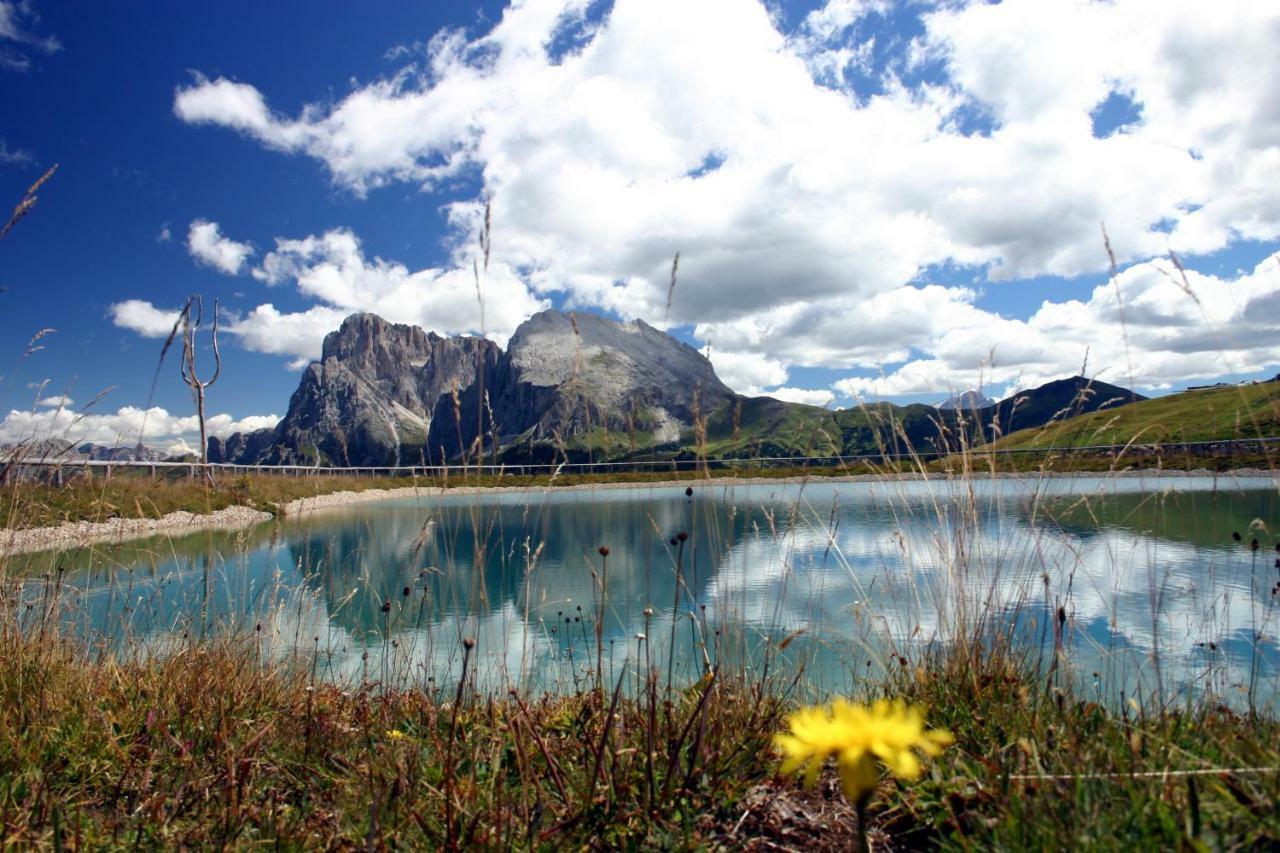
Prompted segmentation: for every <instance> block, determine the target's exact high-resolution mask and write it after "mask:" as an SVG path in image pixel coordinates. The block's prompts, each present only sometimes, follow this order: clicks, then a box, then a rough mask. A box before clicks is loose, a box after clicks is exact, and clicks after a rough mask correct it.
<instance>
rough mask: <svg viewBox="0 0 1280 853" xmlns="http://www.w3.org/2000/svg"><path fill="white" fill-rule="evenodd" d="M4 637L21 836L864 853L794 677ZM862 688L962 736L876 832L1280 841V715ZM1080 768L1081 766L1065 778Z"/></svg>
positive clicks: (993, 840)
mask: <svg viewBox="0 0 1280 853" xmlns="http://www.w3.org/2000/svg"><path fill="white" fill-rule="evenodd" d="M0 645H2V646H3V648H2V649H0V653H3V655H4V659H5V661H6V665H5V666H4V667H0V846H3V847H5V848H9V847H12V846H23V847H47V848H63V847H74V848H97V847H101V846H106V847H125V846H129V847H136V846H145V847H188V846H190V847H207V846H213V845H231V846H244V847H249V846H257V845H261V844H263V843H284V844H285V845H287V846H289V847H326V848H334V847H336V848H354V847H365V848H377V847H391V846H395V847H401V846H432V847H441V846H443V847H446V848H448V847H463V846H483V847H495V848H545V849H556V848H560V847H563V846H565V845H571V846H583V847H593V848H596V847H618V846H622V847H656V846H661V847H669V848H694V847H713V848H739V847H744V846H745V847H751V846H753V845H756V844H761V843H763V841H764V840H768V841H770V842H771V843H776V844H783V845H785V846H789V847H793V848H795V847H804V848H813V849H823V848H825V849H849V845H850V844H851V839H852V838H853V831H854V817H853V811H852V809H851V808H850V807H849V806H848V804H847V803H845V802H844V801H843V800H842V798H841V796H840V794H839V793H838V786H837V785H836V784H835V783H834V780H833V779H831V778H830V777H829V776H828V777H827V778H825V779H824V781H823V783H822V784H821V785H819V787H818V788H817V789H816V790H812V791H804V790H802V789H800V788H799V787H797V786H796V785H795V784H793V783H791V782H788V781H783V780H778V779H776V778H775V769H776V759H775V758H774V756H773V754H772V751H771V749H770V735H771V733H772V732H774V731H776V730H778V729H779V727H780V726H781V725H782V717H783V714H784V712H785V711H786V710H787V709H788V708H789V707H790V706H791V705H793V704H794V698H793V697H791V696H790V693H789V690H788V685H786V684H776V685H761V684H759V683H754V682H751V681H745V680H742V679H740V678H736V677H729V676H723V677H719V678H715V679H708V680H704V681H703V682H702V683H700V684H698V685H695V686H693V687H691V688H688V689H686V690H683V691H679V690H677V691H674V692H673V693H671V694H670V696H669V697H668V696H667V694H666V693H665V690H664V689H662V688H660V687H659V686H658V685H657V684H656V680H657V679H655V680H653V681H651V686H652V689H653V692H652V694H651V695H646V694H648V691H641V694H642V695H640V696H637V697H631V698H628V697H616V696H614V695H613V694H612V692H611V691H610V690H603V691H587V692H585V693H583V694H581V695H577V696H570V697H563V698H552V697H545V696H544V697H536V696H514V695H502V696H484V697H481V696H478V695H475V694H474V693H473V692H472V691H470V690H469V689H466V688H465V687H463V688H457V687H456V686H450V687H446V688H445V689H443V690H442V691H440V692H438V693H426V692H419V691H412V690H400V691H389V692H386V693H384V692H383V691H382V690H381V689H380V688H379V687H378V686H377V685H372V684H366V685H365V686H364V687H363V688H353V689H349V690H342V689H338V688H336V687H330V686H324V685H322V684H315V683H313V682H312V681H311V680H310V679H309V678H308V677H307V675H306V672H305V666H304V667H298V668H297V670H296V671H294V672H292V673H290V672H287V671H284V670H281V669H264V668H261V667H260V666H259V665H258V664H257V662H256V659H255V657H254V655H253V654H252V653H251V652H250V651H249V650H246V649H243V648H236V647H234V646H230V645H217V644H208V643H206V644H199V645H191V646H188V647H186V648H183V649H180V650H178V651H177V652H176V653H175V654H174V655H172V656H171V657H169V658H167V659H165V660H162V661H153V662H149V663H135V664H117V663H94V662H90V661H89V660H87V659H86V658H85V657H83V656H82V655H81V654H80V653H79V652H78V651H76V650H73V649H71V648H70V647H67V646H64V645H62V644H60V643H59V642H58V641H56V640H52V639H49V638H48V637H44V638H41V637H40V635H39V632H38V631H35V632H33V631H28V632H26V638H25V639H24V638H23V637H21V636H19V634H18V633H17V632H15V631H12V630H8V631H6V632H5V634H4V637H3V642H2V643H0ZM865 692H866V694H867V695H868V696H872V695H882V694H884V693H886V692H887V693H890V694H892V695H900V696H905V697H906V698H908V699H910V700H911V701H914V702H919V703H923V704H926V705H928V706H929V707H930V709H931V710H930V722H931V723H932V724H934V725H938V726H943V727H946V728H949V729H950V730H951V731H952V732H953V733H954V734H955V736H956V745H955V746H954V747H952V748H951V749H949V750H948V751H947V752H946V753H945V754H944V755H943V756H942V757H941V758H940V759H938V760H937V761H935V762H933V763H931V764H930V765H929V767H928V769H927V770H926V772H925V775H924V777H923V778H922V779H921V780H919V781H918V782H916V783H914V784H911V785H905V784H902V783H897V782H889V781H886V782H883V783H882V784H881V786H880V789H879V790H878V792H877V793H876V795H875V797H874V799H873V800H872V803H871V806H870V823H871V828H872V831H871V837H872V840H873V842H876V841H879V842H880V843H886V842H887V843H889V844H892V845H893V846H894V847H913V848H915V847H925V846H928V847H932V846H940V847H943V848H956V849H984V848H989V847H992V846H996V847H1005V848H1041V849H1071V848H1076V847H1080V846H1085V845H1089V846H1100V847H1116V848H1132V847H1138V848H1146V849H1153V848H1175V847H1184V848H1190V847H1199V846H1201V845H1203V846H1207V847H1210V848H1221V849H1227V848H1254V849H1257V848H1265V847H1267V846H1270V845H1275V844H1280V812H1278V811H1277V810H1276V808H1275V803H1276V802H1277V801H1278V800H1280V777H1277V776H1276V775H1275V774H1257V773H1248V772H1232V768H1244V767H1250V768H1253V767H1275V766H1276V765H1277V764H1280V725H1278V724H1277V723H1276V721H1274V720H1270V719H1263V718H1249V717H1245V716H1239V715H1236V714H1233V713H1230V712H1228V711H1226V710H1224V709H1219V708H1214V707H1204V708H1201V709H1198V710H1193V711H1186V712H1182V713H1168V714H1144V713H1138V712H1129V711H1128V710H1126V711H1125V712H1124V713H1122V714H1113V713H1109V712H1108V711H1107V710H1105V709H1104V708H1103V707H1101V706H1099V705H1097V704H1094V703H1092V702H1087V701H1083V700H1080V699H1076V698H1073V697H1072V696H1070V695H1069V694H1067V693H1064V692H1061V691H1059V690H1057V689H1055V688H1054V686H1053V685H1052V684H1049V683H1046V682H1042V681H1037V680H1036V679H1035V678H1034V677H1032V675H1031V674H1030V670H1029V669H1027V668H1023V667H1020V666H1018V665H1016V663H1013V662H1011V661H1010V660H1009V659H1008V658H1007V657H1002V656H1001V655H992V654H985V653H984V654H980V655H979V654H959V653H956V654H952V655H950V656H947V657H935V658H931V659H926V660H924V661H921V662H919V666H917V665H916V664H915V663H912V664H910V665H908V666H904V667H903V668H902V669H901V671H900V673H899V674H898V675H896V676H895V677H893V678H891V679H890V681H889V682H888V683H877V684H867V685H865ZM1222 768H1226V769H1222ZM1205 769H1211V770H1214V772H1212V773H1209V774H1207V775H1190V776H1188V775H1180V773H1181V772H1182V771H1202V770H1205ZM1220 769H1221V770H1220ZM1166 771H1167V773H1166ZM1219 771H1220V772H1219ZM1057 776H1064V777H1069V778H1062V779H1058V778H1045V777H1057Z"/></svg>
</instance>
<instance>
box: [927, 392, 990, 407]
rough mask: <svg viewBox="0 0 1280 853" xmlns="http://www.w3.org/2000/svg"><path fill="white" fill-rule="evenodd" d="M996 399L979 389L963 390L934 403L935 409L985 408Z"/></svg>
mask: <svg viewBox="0 0 1280 853" xmlns="http://www.w3.org/2000/svg"><path fill="white" fill-rule="evenodd" d="M995 404H996V401H995V400H993V399H991V398H990V397H988V396H987V395H985V394H983V393H982V392H981V391H965V392H963V393H960V394H953V395H952V396H950V397H948V398H947V399H945V400H943V401H942V402H941V403H935V404H934V406H933V407H934V408H935V409H965V410H966V411H967V410H970V409H985V408H986V407H987V406H994V405H995Z"/></svg>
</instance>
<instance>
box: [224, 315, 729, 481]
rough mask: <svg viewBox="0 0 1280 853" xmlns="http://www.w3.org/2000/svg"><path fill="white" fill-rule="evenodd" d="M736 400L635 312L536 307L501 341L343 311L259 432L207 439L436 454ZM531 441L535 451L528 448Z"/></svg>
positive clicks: (581, 433)
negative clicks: (277, 416) (285, 402)
mask: <svg viewBox="0 0 1280 853" xmlns="http://www.w3.org/2000/svg"><path fill="white" fill-rule="evenodd" d="M737 400H738V397H737V395H736V394H734V393H733V391H731V390H729V388H728V387H727V386H726V385H725V384H724V383H723V382H721V381H720V380H719V379H718V378H717V377H716V374H715V371H714V370H713V369H712V367H711V362H710V361H708V360H707V359H706V357H705V356H703V355H702V354H701V353H700V352H698V351H697V350H696V349H694V348H693V347H691V346H689V345H687V344H684V343H681V342H680V341H677V340H676V339H675V338H673V337H671V336H670V335H668V334H666V333H664V332H661V331H659V330H658V329H655V328H654V327H652V326H650V325H648V324H647V323H645V322H643V321H641V320H633V321H631V322H628V323H620V322H617V321H614V320H610V319H608V318H606V317H602V316H600V315H598V314H590V313H564V312H560V311H544V312H542V313H540V314H536V315H534V316H533V317H531V318H530V319H529V320H527V321H526V322H525V323H523V324H522V325H521V326H520V327H519V328H518V329H517V330H516V332H515V334H514V335H513V336H512V338H511V341H510V346H509V348H508V350H507V352H505V353H504V352H503V351H502V349H501V348H499V347H498V345H497V344H495V343H493V342H492V341H489V340H487V339H484V338H478V337H451V338H445V337H441V336H439V335H437V334H435V333H434V332H424V331H423V330H422V329H419V328H417V327H414V326H406V325H399V324H394V323H388V322H387V321H385V320H383V319H382V318H380V317H377V316H375V315H373V314H353V315H352V316H350V317H348V318H347V319H346V320H344V321H343V323H342V327H341V328H339V329H338V330H337V331H335V332H331V333H330V334H329V335H328V336H327V337H326V338H325V341H324V349H323V353H322V355H321V358H320V360H319V361H317V362H313V363H312V364H311V365H309V366H308V367H307V369H306V370H305V371H304V372H303V374H302V379H301V381H300V382H299V383H298V389H297V390H296V391H295V392H294V394H293V397H292V398H291V399H290V401H289V410H288V413H287V414H286V415H285V417H284V419H283V420H281V422H280V424H279V425H278V426H277V427H276V428H275V429H274V430H270V431H260V432H258V433H253V434H252V435H249V436H242V435H234V436H231V437H230V438H228V439H226V440H225V441H219V440H217V439H210V441H209V451H210V459H211V460H212V461H225V462H240V463H244V462H261V463H266V464H304V465H310V464H316V463H319V464H324V465H346V466H382V465H421V464H438V463H439V462H441V461H442V460H452V459H457V458H459V457H462V456H464V455H467V454H470V453H471V452H473V451H474V450H475V449H476V448H477V447H479V446H480V445H478V444H477V437H479V440H480V441H481V443H482V444H483V446H484V447H485V449H486V451H488V452H494V451H495V450H509V449H511V448H513V447H518V446H522V447H524V448H525V452H530V449H531V448H534V447H535V446H536V447H537V448H541V450H545V449H546V448H547V447H551V446H563V445H565V444H574V443H575V442H576V443H577V446H580V447H585V446H588V445H589V444H592V443H593V442H594V443H599V442H604V443H605V444H607V443H608V441H609V437H610V436H613V438H614V441H615V444H616V443H617V442H618V441H620V440H621V439H620V436H623V435H625V436H627V437H628V440H629V441H632V442H635V441H636V436H639V437H640V438H639V440H640V441H641V442H642V444H643V445H644V446H646V447H650V446H659V445H669V444H673V443H675V442H679V441H681V440H685V439H688V438H689V437H690V435H691V434H692V433H693V430H694V424H695V422H696V421H697V420H698V419H704V420H705V419H706V418H707V417H709V416H710V415H711V414H713V413H714V412H717V411H721V410H723V409H724V407H726V406H728V405H733V404H734V403H735V402H736V401H737ZM539 452H540V451H539Z"/></svg>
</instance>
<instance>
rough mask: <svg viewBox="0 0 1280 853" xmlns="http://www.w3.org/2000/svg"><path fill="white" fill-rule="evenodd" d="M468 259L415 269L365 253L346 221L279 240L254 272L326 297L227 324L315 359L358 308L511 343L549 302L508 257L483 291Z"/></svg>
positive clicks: (485, 275)
mask: <svg viewBox="0 0 1280 853" xmlns="http://www.w3.org/2000/svg"><path fill="white" fill-rule="evenodd" d="M461 259H462V258H461V256H459V257H458V258H455V261H457V263H455V265H454V266H452V267H451V268H448V269H444V268H429V269H424V270H418V271H416V272H415V271H410V270H409V268H408V267H406V266H405V265H404V264H401V263H399V262H396V261H388V260H384V259H382V258H378V257H374V258H369V257H366V256H365V254H364V250H363V248H362V247H361V245H360V240H359V239H358V238H357V237H356V235H355V234H353V233H352V232H351V231H349V230H346V229H335V230H332V231H328V232H326V233H325V234H322V235H319V236H314V235H313V236H309V237H305V238H303V239H300V240H286V239H280V240H276V248H275V250H274V251H272V252H270V253H268V254H267V256H266V257H265V258H263V260H262V264H261V265H260V266H259V267H257V268H255V269H254V270H253V276H254V277H255V278H257V279H258V280H260V281H262V282H264V283H266V284H267V285H269V286H276V285H279V284H282V283H284V282H289V281H292V282H293V283H294V284H295V285H296V287H297V290H298V292H299V293H300V294H302V295H303V296H304V297H306V298H308V299H311V300H315V301H317V302H319V303H321V304H320V305H319V306H316V307H314V308H311V309H309V310H307V311H305V312H301V313H295V314H281V313H279V312H278V311H276V310H275V308H273V307H272V306H271V305H269V304H268V305H262V306H259V307H258V308H256V309H255V310H254V311H253V312H251V313H250V314H249V315H248V316H246V317H244V318H243V319H241V320H240V321H238V322H236V323H233V324H231V325H230V326H229V327H228V328H229V329H230V330H231V331H232V332H233V333H234V334H237V335H240V336H241V338H242V339H243V340H244V342H245V344H246V345H247V346H249V347H250V348H252V349H257V350H260V351H265V352H283V353H288V354H291V355H294V356H297V357H299V358H301V359H310V358H314V357H316V356H317V355H319V353H320V343H321V341H322V340H323V338H324V335H325V333H327V332H330V331H332V330H333V329H335V328H337V327H338V325H339V324H340V323H341V321H342V318H343V317H345V316H347V315H348V314H351V313H353V312H356V311H371V312H373V313H375V314H378V315H380V316H382V317H384V318H386V319H388V320H391V321H392V322H396V323H411V324H413V325H416V326H421V327H422V328H424V329H430V330H433V331H436V332H438V333H440V334H445V335H456V334H480V333H484V334H486V335H488V336H489V337H492V338H494V339H495V340H497V341H499V342H500V343H506V340H507V338H509V337H510V336H511V333H512V332H514V331H515V328H516V326H518V325H519V324H520V323H521V322H523V321H524V320H525V319H527V318H528V317H529V316H530V315H531V314H534V313H536V312H538V311H541V310H542V309H543V308H546V307H547V302H546V301H545V300H542V299H538V298H537V297H535V296H534V295H533V294H532V293H531V292H530V290H529V287H528V286H527V285H526V284H525V282H524V281H523V279H522V278H521V277H520V276H519V275H518V274H517V273H516V271H515V270H513V269H512V268H511V267H510V266H509V265H507V264H506V263H496V264H491V265H490V267H489V269H488V271H487V272H482V273H481V285H480V289H479V292H477V285H476V274H475V271H474V270H473V269H472V268H470V265H469V264H465V263H461ZM482 303H483V306H482ZM482 307H483V311H482ZM272 347H276V348H272Z"/></svg>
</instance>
